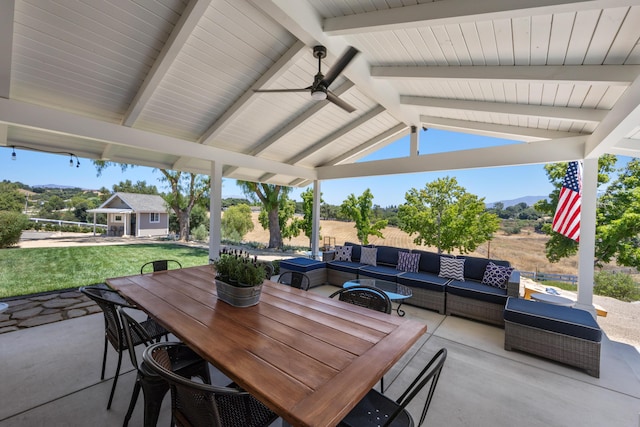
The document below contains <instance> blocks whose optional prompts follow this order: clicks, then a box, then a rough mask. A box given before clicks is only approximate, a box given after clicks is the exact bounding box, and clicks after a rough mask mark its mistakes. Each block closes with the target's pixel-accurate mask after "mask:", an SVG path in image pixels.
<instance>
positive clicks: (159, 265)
mask: <svg viewBox="0 0 640 427" xmlns="http://www.w3.org/2000/svg"><path fill="white" fill-rule="evenodd" d="M148 266H152V267H153V271H165V270H168V269H169V267H170V266H173V267H175V268H182V264H180V262H178V261H176V260H175V259H157V260H155V261H149V262H147V263H145V264H143V265H142V267H140V274H144V270H145V268H146V267H148Z"/></svg>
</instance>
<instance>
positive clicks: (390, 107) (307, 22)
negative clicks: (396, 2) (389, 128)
mask: <svg viewBox="0 0 640 427" xmlns="http://www.w3.org/2000/svg"><path fill="white" fill-rule="evenodd" d="M249 1H250V2H251V3H252V4H253V5H255V7H256V8H258V9H260V10H262V11H263V12H264V13H266V14H267V15H269V16H270V17H271V18H272V19H273V20H275V21H276V22H278V23H279V24H280V25H282V26H283V27H285V28H286V29H287V30H288V31H289V32H290V33H291V34H293V35H294V36H296V37H297V38H298V39H300V40H302V41H303V42H304V43H305V44H306V45H307V46H315V45H317V44H321V45H324V46H326V47H327V50H328V55H329V57H332V56H333V58H337V57H338V56H339V55H341V54H342V52H344V51H345V50H346V49H347V47H348V46H349V44H348V43H347V41H346V40H345V39H344V38H342V37H329V36H328V35H327V34H326V33H325V32H324V30H323V28H322V24H323V22H322V17H321V16H320V15H319V14H318V12H317V10H316V9H315V8H314V7H313V5H311V4H310V3H309V2H308V1H307V0H296V1H291V0H249ZM369 69H370V66H369V63H368V62H367V61H366V60H365V59H364V56H363V55H358V56H356V58H355V59H354V60H353V61H352V62H351V63H350V64H349V66H348V67H347V68H346V69H345V70H344V72H343V75H344V76H345V77H347V78H348V79H349V80H351V81H352V82H354V83H355V84H356V86H357V87H358V90H359V91H360V92H362V93H363V94H364V95H366V96H367V97H369V98H370V99H372V100H374V101H375V102H377V103H378V104H380V105H382V106H384V107H385V108H386V109H387V111H388V112H389V114H391V115H392V116H393V117H394V118H395V119H396V120H398V121H400V122H403V123H406V124H407V125H415V124H417V123H418V115H417V114H415V113H414V112H413V111H412V110H411V109H408V108H403V107H402V105H400V101H399V99H398V95H397V91H396V90H395V89H393V87H392V86H391V85H390V84H389V83H388V82H385V81H382V80H374V79H372V78H371V75H370V72H369Z"/></svg>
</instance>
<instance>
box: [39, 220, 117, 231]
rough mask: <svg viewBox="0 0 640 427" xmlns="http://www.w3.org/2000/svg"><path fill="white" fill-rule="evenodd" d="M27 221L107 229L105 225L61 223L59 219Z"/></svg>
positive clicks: (74, 222) (73, 222)
mask: <svg viewBox="0 0 640 427" xmlns="http://www.w3.org/2000/svg"><path fill="white" fill-rule="evenodd" d="M29 221H33V222H35V223H36V224H37V223H40V222H46V223H51V224H57V225H59V226H63V225H78V226H80V227H89V228H93V227H96V228H104V229H106V228H107V225H106V224H94V223H92V222H91V223H90V222H76V221H63V220H61V219H47V218H29Z"/></svg>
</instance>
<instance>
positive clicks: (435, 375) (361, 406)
mask: <svg viewBox="0 0 640 427" xmlns="http://www.w3.org/2000/svg"><path fill="white" fill-rule="evenodd" d="M446 358H447V349H446V348H442V349H440V350H438V352H437V353H436V354H435V356H433V358H432V359H431V360H430V361H429V363H428V364H427V366H425V367H424V369H422V371H421V372H420V374H418V376H417V377H416V378H415V379H414V380H413V382H412V383H411V384H410V385H409V387H407V389H406V390H405V391H404V393H402V395H401V396H400V397H399V398H398V399H397V400H395V401H394V400H392V399H390V398H388V397H387V396H385V395H384V394H382V393H380V392H378V391H376V390H374V389H371V390H369V392H368V393H367V394H366V395H365V396H364V398H363V399H362V400H361V401H360V402H358V404H357V405H356V406H355V408H353V409H352V410H351V412H349V413H348V414H347V416H346V417H345V418H344V419H343V420H342V421H341V422H340V424H338V426H341V427H368V426H383V427H384V426H390V425H393V426H394V427H405V426H406V427H413V426H415V423H414V421H413V418H412V417H411V414H409V412H408V411H407V410H406V407H407V405H408V404H409V402H411V400H413V398H415V397H416V395H417V394H418V393H419V392H420V391H421V390H422V389H423V388H424V386H426V385H427V384H428V383H429V382H430V383H431V385H430V386H429V392H428V394H427V397H426V400H425V403H424V407H423V408H422V415H421V416H420V422H419V423H418V424H417V426H418V427H420V426H421V425H422V423H423V422H424V419H425V417H426V416H427V410H428V409H429V405H430V404H431V399H432V398H433V393H434V391H435V389H436V385H437V384H438V379H439V378H440V372H442V366H443V365H444V361H445V360H446Z"/></svg>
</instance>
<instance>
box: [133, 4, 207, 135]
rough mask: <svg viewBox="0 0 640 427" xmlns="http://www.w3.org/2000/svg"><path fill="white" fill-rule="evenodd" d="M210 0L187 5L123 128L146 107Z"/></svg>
mask: <svg viewBox="0 0 640 427" xmlns="http://www.w3.org/2000/svg"><path fill="white" fill-rule="evenodd" d="M210 3H211V0H191V1H189V3H188V4H187V7H186V8H185V10H184V12H183V13H182V15H181V16H180V18H179V19H178V22H177V23H176V25H175V27H174V28H173V31H171V34H170V35H169V38H168V39H167V42H166V43H165V44H164V46H163V47H162V50H160V54H159V55H158V58H156V60H155V62H154V63H153V66H152V67H151V70H150V71H149V74H147V77H146V78H145V79H144V82H143V83H142V86H141V87H140V90H138V93H136V96H134V97H133V100H132V101H131V104H129V108H128V109H127V112H126V113H125V115H124V118H123V120H122V124H123V125H124V126H133V125H134V123H135V122H136V120H138V117H140V114H142V110H144V107H145V106H146V105H147V103H148V102H149V100H150V99H151V97H152V96H153V93H154V92H155V91H156V89H157V88H158V86H159V85H160V83H161V82H162V80H163V79H164V77H165V75H166V74H167V73H168V72H169V69H170V68H171V66H172V65H173V62H174V61H175V60H176V58H177V57H178V55H179V54H180V51H181V50H182V48H183V47H184V45H185V44H186V43H187V41H188V40H189V37H191V34H192V33H193V30H194V29H195V28H196V26H197V25H198V22H200V18H202V15H204V12H205V11H206V10H207V8H208V7H209V4H210Z"/></svg>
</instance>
